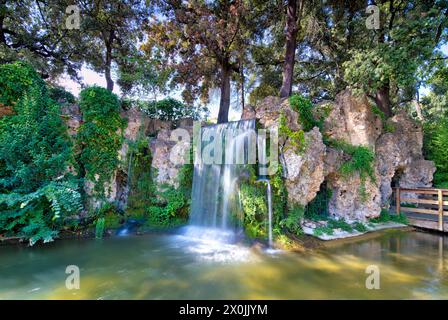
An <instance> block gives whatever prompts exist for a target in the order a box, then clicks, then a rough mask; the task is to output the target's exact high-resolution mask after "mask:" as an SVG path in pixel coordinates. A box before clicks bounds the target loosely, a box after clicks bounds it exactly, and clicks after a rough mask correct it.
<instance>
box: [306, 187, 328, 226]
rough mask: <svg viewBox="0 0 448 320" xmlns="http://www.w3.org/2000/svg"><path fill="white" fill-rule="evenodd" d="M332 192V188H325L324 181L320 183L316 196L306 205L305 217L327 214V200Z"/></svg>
mask: <svg viewBox="0 0 448 320" xmlns="http://www.w3.org/2000/svg"><path fill="white" fill-rule="evenodd" d="M332 194H333V192H332V190H331V189H329V188H327V186H326V183H324V184H322V185H321V187H320V190H319V191H318V192H317V194H316V197H314V199H313V200H311V201H310V202H309V203H308V204H307V205H306V207H305V217H307V218H312V217H314V218H315V219H321V217H326V216H328V202H329V201H330V199H331V196H332Z"/></svg>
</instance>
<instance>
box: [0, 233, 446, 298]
mask: <svg viewBox="0 0 448 320" xmlns="http://www.w3.org/2000/svg"><path fill="white" fill-rule="evenodd" d="M68 265H77V266H79V268H80V273H81V277H80V284H81V287H80V289H79V290H68V289H67V288H66V287H65V280H66V277H67V274H65V270H66V267H67V266H68ZM369 265H376V266H378V267H379V270H380V289H379V290H375V289H370V290H369V289H366V286H365V281H366V277H367V276H368V274H366V268H367V267H368V266H369ZM447 271H448V238H447V237H442V236H439V235H434V234H429V233H423V232H416V231H400V230H386V231H383V232H378V233H375V234H371V235H368V236H367V237H366V238H364V239H358V240H351V241H345V242H331V243H329V244H327V245H326V246H325V247H323V248H319V249H315V250H310V251H306V252H305V253H293V252H276V253H274V254H272V253H269V252H263V251H260V250H256V249H254V248H250V247H248V246H247V245H243V244H231V243H228V242H227V243H224V242H220V241H219V239H215V240H210V239H208V240H207V238H204V239H202V240H201V239H196V238H192V237H191V236H190V235H188V234H183V235H182V234H180V233H174V234H173V233H171V234H169V233H153V234H147V235H142V236H128V237H112V238H106V239H103V240H94V239H91V240H90V239H89V240H87V239H85V240H59V241H55V242H53V243H50V244H46V245H41V246H37V247H33V248H28V247H25V246H2V247H0V299H422V298H428V299H448V272H447Z"/></svg>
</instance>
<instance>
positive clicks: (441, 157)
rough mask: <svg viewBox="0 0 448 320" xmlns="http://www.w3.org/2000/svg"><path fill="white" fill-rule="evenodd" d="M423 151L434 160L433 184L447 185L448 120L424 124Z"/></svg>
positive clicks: (438, 185) (437, 185)
mask: <svg viewBox="0 0 448 320" xmlns="http://www.w3.org/2000/svg"><path fill="white" fill-rule="evenodd" d="M424 129H425V140H424V151H425V154H426V157H427V158H428V159H429V160H432V161H434V163H435V165H436V168H437V171H436V172H435V174H434V185H435V186H436V187H439V188H444V187H445V188H446V187H448V120H446V119H442V120H440V121H438V122H435V123H431V124H427V125H426V126H425V128H424Z"/></svg>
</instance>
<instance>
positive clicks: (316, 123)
mask: <svg viewBox="0 0 448 320" xmlns="http://www.w3.org/2000/svg"><path fill="white" fill-rule="evenodd" d="M289 103H290V105H291V108H292V109H293V110H294V111H297V112H298V113H299V120H300V123H301V124H302V126H303V130H304V131H305V132H307V131H310V130H312V129H313V128H314V127H318V128H319V129H322V125H323V121H322V120H316V119H315V118H314V115H313V111H312V110H313V104H312V102H311V100H309V99H308V98H305V97H303V96H301V95H297V94H295V95H292V96H291V97H290V98H289ZM321 131H322V130H321Z"/></svg>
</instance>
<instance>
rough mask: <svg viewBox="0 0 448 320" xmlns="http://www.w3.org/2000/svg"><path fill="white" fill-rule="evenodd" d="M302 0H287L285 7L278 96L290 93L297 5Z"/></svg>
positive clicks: (294, 50) (282, 96)
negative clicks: (282, 52) (281, 75)
mask: <svg viewBox="0 0 448 320" xmlns="http://www.w3.org/2000/svg"><path fill="white" fill-rule="evenodd" d="M301 1H302V0H288V5H287V8H286V52H285V63H284V64H283V82H282V88H281V89H280V97H281V98H286V97H289V96H290V95H291V91H292V79H293V76H294V62H295V56H296V47H297V32H298V30H299V28H298V25H297V6H298V3H299V2H301Z"/></svg>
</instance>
